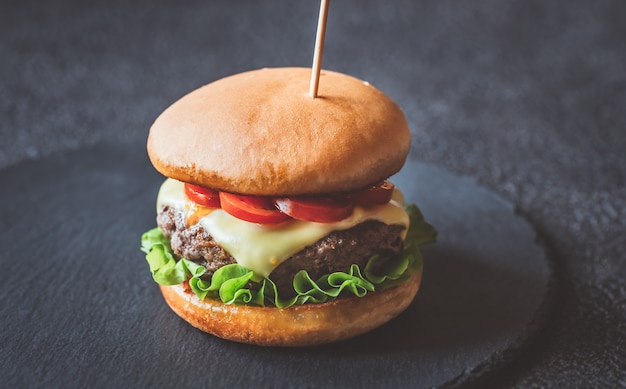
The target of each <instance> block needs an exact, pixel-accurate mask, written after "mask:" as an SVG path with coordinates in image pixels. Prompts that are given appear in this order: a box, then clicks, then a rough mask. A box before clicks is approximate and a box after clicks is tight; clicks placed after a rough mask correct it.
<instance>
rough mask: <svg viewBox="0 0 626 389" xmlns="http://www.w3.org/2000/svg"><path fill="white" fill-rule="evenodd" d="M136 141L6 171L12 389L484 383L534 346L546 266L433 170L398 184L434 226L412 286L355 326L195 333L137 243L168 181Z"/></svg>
mask: <svg viewBox="0 0 626 389" xmlns="http://www.w3.org/2000/svg"><path fill="white" fill-rule="evenodd" d="M162 179H163V178H162V177H161V176H159V175H158V174H157V173H156V172H155V171H154V170H153V168H152V166H151V165H150V163H149V162H148V159H147V157H146V153H145V144H144V142H143V141H141V142H136V143H128V144H116V143H106V144H100V145H96V146H93V147H89V148H85V149H82V150H77V151H71V152H66V153H62V154H58V155H54V156H52V157H48V158H45V159H41V160H36V161H28V162H24V163H21V164H19V165H17V166H13V167H11V168H8V169H6V170H4V171H2V172H0V183H1V186H2V189H1V192H0V197H1V200H2V201H0V261H1V266H2V278H3V282H2V283H1V284H0V301H2V304H1V306H0V307H1V308H0V315H1V317H2V326H1V327H0V334H1V335H0V344H2V347H1V348H0V365H2V366H3V368H2V371H3V374H2V375H3V377H4V378H3V379H4V380H5V381H6V384H7V385H8V387H24V386H39V387H41V386H52V387H80V386H84V387H87V386H89V387H94V386H100V387H103V386H107V387H190V386H206V387H225V386H229V387H232V386H233V385H238V384H239V385H246V386H248V385H255V386H262V387H327V386H334V387H381V386H384V387H412V388H415V387H438V386H463V385H466V384H470V383H476V382H479V381H480V380H481V379H484V378H485V377H487V376H488V375H489V374H490V373H493V372H494V371H497V370H498V368H500V367H502V366H503V365H504V364H506V363H508V362H510V361H511V360H512V359H513V358H515V356H516V355H517V354H518V353H519V350H521V349H522V348H523V346H524V345H525V344H527V343H528V342H529V341H531V340H532V337H533V335H534V334H535V333H536V332H537V331H538V329H539V328H540V327H541V324H542V322H543V317H544V316H545V315H546V313H547V311H548V310H549V307H550V304H549V300H550V299H549V296H550V293H549V291H550V289H551V279H552V275H551V271H552V269H551V267H550V265H549V262H548V260H547V258H546V255H545V252H544V250H543V248H542V247H541V246H540V245H539V244H538V243H537V237H536V234H535V232H534V230H533V229H532V227H531V226H530V225H529V224H528V223H527V222H526V221H525V220H524V219H523V218H521V217H520V216H518V215H517V214H516V212H515V210H514V207H513V205H511V204H510V203H508V202H506V201H504V200H503V199H502V198H500V197H499V196H497V195H496V194H494V193H493V192H490V191H489V190H487V189H485V188H483V187H481V186H479V185H477V184H476V182H474V181H473V180H472V179H470V178H464V177H459V176H457V175H454V174H451V173H449V172H447V171H446V170H443V169H441V168H438V167H435V166H431V165H427V164H423V163H420V162H417V161H412V160H409V161H407V163H406V165H405V167H404V169H403V170H402V171H401V172H400V173H399V174H398V175H396V176H395V177H394V178H393V181H394V183H395V184H396V185H397V186H398V187H400V188H401V189H402V190H403V192H404V194H405V197H406V199H407V201H409V202H415V203H417V204H418V205H419V206H420V208H421V209H422V211H423V212H424V215H425V216H426V219H427V220H428V221H429V222H431V223H432V224H433V225H435V226H436V227H437V229H438V230H439V241H438V243H437V244H435V245H431V246H428V247H424V249H423V253H424V277H423V283H422V287H421V290H420V292H419V293H418V295H417V297H416V299H415V301H414V302H413V304H412V305H411V306H410V307H409V308H408V310H407V311H406V312H404V313H403V314H401V315H400V316H399V317H397V318H396V319H394V320H393V321H392V322H390V323H388V324H387V325H385V326H383V327H381V328H379V329H377V330H375V331H373V332H371V333H369V334H366V335H363V336H359V337H357V338H354V339H351V340H347V341H343V342H340V343H336V344H331V345H326V346H320V347H311V348H296V349H290V348H264V347H257V346H250V345H245V344H237V343H232V342H228V341H224V340H221V339H218V338H215V337H213V336H211V335H208V334H205V333H202V332H200V331H198V330H196V329H194V328H192V327H191V326H189V325H188V324H186V323H185V322H183V321H182V320H181V319H179V318H178V316H176V315H175V314H174V313H173V312H172V311H170V309H169V308H168V307H167V306H166V304H165V302H164V301H163V299H162V297H161V295H160V292H159V290H158V287H157V285H156V284H155V283H154V282H153V281H152V278H151V276H150V272H149V269H148V265H147V263H146V262H145V260H144V255H143V253H141V252H140V251H139V238H140V235H141V234H142V232H143V231H145V230H147V229H149V228H152V227H153V226H154V225H155V221H154V218H155V197H156V193H157V190H158V187H159V185H160V184H161V182H162Z"/></svg>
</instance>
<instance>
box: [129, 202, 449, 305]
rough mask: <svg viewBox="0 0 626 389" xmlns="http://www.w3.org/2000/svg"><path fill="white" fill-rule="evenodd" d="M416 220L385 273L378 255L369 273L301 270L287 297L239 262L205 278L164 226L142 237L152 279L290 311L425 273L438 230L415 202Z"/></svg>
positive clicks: (227, 300)
mask: <svg viewBox="0 0 626 389" xmlns="http://www.w3.org/2000/svg"><path fill="white" fill-rule="evenodd" d="M405 209H406V211H407V213H408V215H409V218H410V224H409V229H408V231H407V236H406V240H405V243H404V251H403V253H402V255H401V256H400V257H399V258H398V259H397V260H396V261H393V262H391V263H389V264H388V265H387V266H386V267H385V268H384V269H382V272H380V274H376V273H375V272H374V271H373V269H374V268H376V266H375V264H376V261H377V259H378V257H377V256H376V255H374V256H372V257H371V258H370V259H369V261H368V262H367V264H366V266H365V268H364V269H360V268H359V266H358V265H356V264H353V265H352V266H351V267H350V270H349V271H348V272H347V273H344V272H335V273H331V274H327V275H324V276H322V277H320V278H319V279H317V280H313V279H311V277H310V276H309V274H308V273H307V272H306V271H305V270H301V271H300V272H298V273H297V274H296V275H295V277H294V280H293V289H294V291H295V296H294V297H291V298H282V297H280V296H279V295H278V292H277V289H276V284H275V283H274V282H273V281H272V280H271V279H268V278H261V277H258V276H256V275H255V274H254V272H253V271H251V270H248V269H246V268H244V267H243V266H241V265H238V264H231V265H226V266H224V267H221V268H220V269H218V270H217V271H216V272H215V273H214V274H213V276H212V277H211V280H210V281H206V280H204V279H202V278H200V277H201V276H202V275H203V274H204V273H205V272H206V269H205V268H204V267H203V266H201V265H198V264H196V263H195V262H192V261H190V260H187V259H185V258H181V259H178V260H177V259H176V257H175V256H174V254H173V253H172V250H171V248H170V242H169V239H168V238H166V237H165V236H163V234H162V233H161V230H160V229H159V228H154V229H151V230H149V231H146V232H145V233H144V234H143V235H142V237H141V250H142V251H143V252H144V253H146V260H147V261H148V265H149V266H150V271H151V272H152V277H153V278H154V280H155V281H156V282H157V283H159V284H161V285H177V284H180V283H182V282H184V281H189V286H190V287H191V289H192V290H193V292H194V293H195V294H196V295H197V296H198V297H199V298H200V299H204V298H219V299H220V300H221V301H222V302H224V303H226V304H245V305H254V306H266V305H270V306H276V307H278V308H287V307H290V306H294V305H302V304H305V303H322V302H326V301H330V300H333V299H335V298H337V297H339V296H340V295H354V296H357V297H363V296H365V295H366V294H367V293H368V292H373V291H375V290H380V289H384V288H388V287H390V286H394V285H397V284H400V283H402V282H404V281H406V280H407V279H408V278H409V277H410V276H411V275H412V274H414V273H415V272H418V271H421V268H422V255H421V253H420V251H419V246H422V245H425V244H428V243H433V242H435V240H436V238H437V231H436V230H435V228H434V227H433V226H431V225H430V224H428V223H427V222H426V221H425V220H424V216H423V215H422V213H421V212H420V210H419V208H418V207H417V206H415V205H413V204H409V205H406V206H405Z"/></svg>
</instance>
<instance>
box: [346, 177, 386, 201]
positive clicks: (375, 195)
mask: <svg viewBox="0 0 626 389" xmlns="http://www.w3.org/2000/svg"><path fill="white" fill-rule="evenodd" d="M394 188H395V185H394V184H392V183H391V181H389V180H385V181H383V182H379V183H378V184H376V185H373V186H371V187H369V188H367V189H363V190H360V191H358V192H355V193H353V194H351V197H352V198H353V199H354V202H355V203H356V204H358V205H364V206H373V205H383V204H387V203H388V202H389V201H390V200H391V196H392V195H393V189H394Z"/></svg>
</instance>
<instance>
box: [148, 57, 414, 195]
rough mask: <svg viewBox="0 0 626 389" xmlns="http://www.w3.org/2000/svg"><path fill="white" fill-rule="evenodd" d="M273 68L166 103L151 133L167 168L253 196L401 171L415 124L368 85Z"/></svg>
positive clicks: (158, 159)
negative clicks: (314, 79)
mask: <svg viewBox="0 0 626 389" xmlns="http://www.w3.org/2000/svg"><path fill="white" fill-rule="evenodd" d="M310 77H311V69H309V68H274V69H261V70H254V71H250V72H245V73H240V74H236V75H233V76H230V77H226V78H223V79H220V80H217V81H215V82H213V83H210V84H208V85H205V86H203V87H201V88H199V89H197V90H195V91H193V92H191V93H189V94H188V95H186V96H184V97H183V98H181V99H180V100H178V101H177V102H175V103H174V104H173V105H171V106H170V107H169V108H167V109H166V110H165V111H164V112H163V113H162V114H161V115H160V116H159V117H158V118H157V119H156V121H155V122H154V124H153V125H152V127H151V129H150V134H149V136H148V145H147V148H148V155H149V157H150V160H151V161H152V164H153V165H154V166H155V168H156V169H157V170H158V171H159V172H161V173H162V174H163V175H165V176H167V177H171V178H175V179H177V180H180V181H184V182H189V183H194V184H198V185H203V186H207V187H211V188H214V189H218V190H223V191H228V192H234V193H242V194H250V195H274V196H275V195H315V194H328V193H337V192H348V191H353V190H357V189H361V188H364V187H367V186H368V185H371V184H373V183H376V182H378V181H381V180H383V179H385V178H388V177H389V176H391V175H393V174H394V173H396V172H398V171H399V170H400V169H401V168H402V166H403V164H404V161H405V159H406V157H407V154H408V152H409V146H410V142H411V135H410V130H409V128H408V125H407V122H406V119H405V117H404V114H403V113H402V110H401V109H400V108H399V107H398V106H397V105H396V104H395V103H394V102H393V101H392V100H391V99H390V98H389V97H388V96H387V95H385V94H384V93H382V92H381V91H380V90H378V89H376V88H374V87H373V86H371V85H370V84H369V83H366V82H364V81H361V80H358V79H356V78H354V77H351V76H347V75H345V74H341V73H336V72H331V71H327V70H323V71H322V72H321V76H320V86H319V97H317V98H315V99H313V98H311V97H310V96H309V95H308V90H309V82H310Z"/></svg>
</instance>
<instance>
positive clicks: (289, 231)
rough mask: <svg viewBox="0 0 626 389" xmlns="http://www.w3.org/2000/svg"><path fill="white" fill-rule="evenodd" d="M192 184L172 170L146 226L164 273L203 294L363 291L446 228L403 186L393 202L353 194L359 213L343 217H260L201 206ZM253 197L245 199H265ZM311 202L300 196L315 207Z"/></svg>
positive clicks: (392, 275) (146, 239)
mask: <svg viewBox="0 0 626 389" xmlns="http://www.w3.org/2000/svg"><path fill="white" fill-rule="evenodd" d="M185 185H186V184H183V183H182V182H179V181H176V180H172V179H168V180H166V181H165V183H164V184H163V185H162V187H161V190H160V192H159V196H158V199H157V224H158V228H155V229H153V230H150V231H148V232H146V233H145V234H144V235H143V237H142V250H143V251H144V252H146V254H147V256H146V258H147V260H148V263H149V265H150V269H151V271H152V273H153V277H154V279H155V281H157V282H158V283H160V284H165V285H176V284H180V283H182V282H188V283H189V285H190V286H191V289H192V290H193V291H194V292H195V293H196V295H198V297H200V298H205V297H210V298H219V299H221V300H222V301H224V302H226V303H242V304H251V305H261V306H263V305H266V304H270V305H275V306H277V307H280V308H282V307H288V306H291V305H299V304H304V303H307V302H324V301H328V300H329V299H334V298H337V297H340V296H344V295H356V296H361V297H362V296H364V295H365V294H367V293H368V292H372V291H375V290H377V289H381V288H385V287H389V286H392V285H395V284H397V283H401V282H404V281H405V280H406V279H408V278H409V277H410V275H411V274H413V273H414V272H416V271H420V270H421V255H420V253H419V250H418V246H419V245H421V244H426V243H430V242H432V241H434V240H435V237H436V231H435V230H434V228H433V227H432V226H430V225H429V224H428V223H427V222H426V221H425V220H424V218H423V216H422V215H421V212H420V211H419V209H418V208H417V207H416V206H414V205H409V206H403V204H402V200H401V198H402V196H401V194H400V193H399V191H397V189H396V190H395V192H394V195H393V196H392V195H391V193H390V194H389V196H390V199H389V200H385V201H387V202H386V203H384V204H373V205H372V204H366V205H363V204H350V209H351V211H350V214H349V215H348V216H345V215H344V216H342V219H341V220H333V221H331V220H329V221H326V222H317V221H306V220H296V219H291V215H290V217H289V218H287V219H285V218H283V219H282V221H281V222H280V223H269V224H260V223H253V222H250V221H246V220H240V219H239V218H238V217H235V216H233V213H232V212H231V211H230V210H228V212H226V211H225V209H222V208H213V205H212V207H211V208H207V207H205V206H199V205H198V203H197V202H194V201H191V200H190V197H189V196H188V195H186V187H185ZM392 188H393V186H392ZM377 196H378V195H377ZM219 197H220V198H222V199H224V198H223V197H222V194H221V193H220V194H219ZM252 200H253V201H252ZM252 200H250V199H245V201H244V202H243V203H242V204H244V206H245V207H248V208H249V204H251V203H252V204H259V202H257V200H256V199H252ZM262 200H263V201H267V199H262ZM238 201H239V200H238ZM368 201H369V200H368ZM298 202H300V203H298ZM307 202H310V201H309V199H305V200H299V199H297V200H295V201H294V203H295V204H296V206H298V207H301V205H299V204H305V205H306V206H307V207H309V208H310V205H309V203H307ZM234 204H237V203H234ZM264 204H265V203H264ZM324 204H328V202H325V203H324ZM332 206H335V205H334V204H332ZM263 207H266V206H265V205H264V206H263ZM224 208H226V207H224ZM309 208H307V209H309ZM294 209H296V212H295V213H296V214H298V212H299V213H300V214H301V213H302V212H300V210H299V209H297V208H294ZM261 210H262V211H263V212H265V210H264V209H261ZM245 211H246V212H247V213H248V214H249V213H250V212H249V209H247V208H246V209H245ZM252 212H253V213H254V212H256V211H254V210H252ZM271 212H274V213H275V212H276V210H271ZM253 216H254V217H256V215H253ZM246 217H248V216H246ZM333 217H334V216H333ZM272 218H275V215H272Z"/></svg>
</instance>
